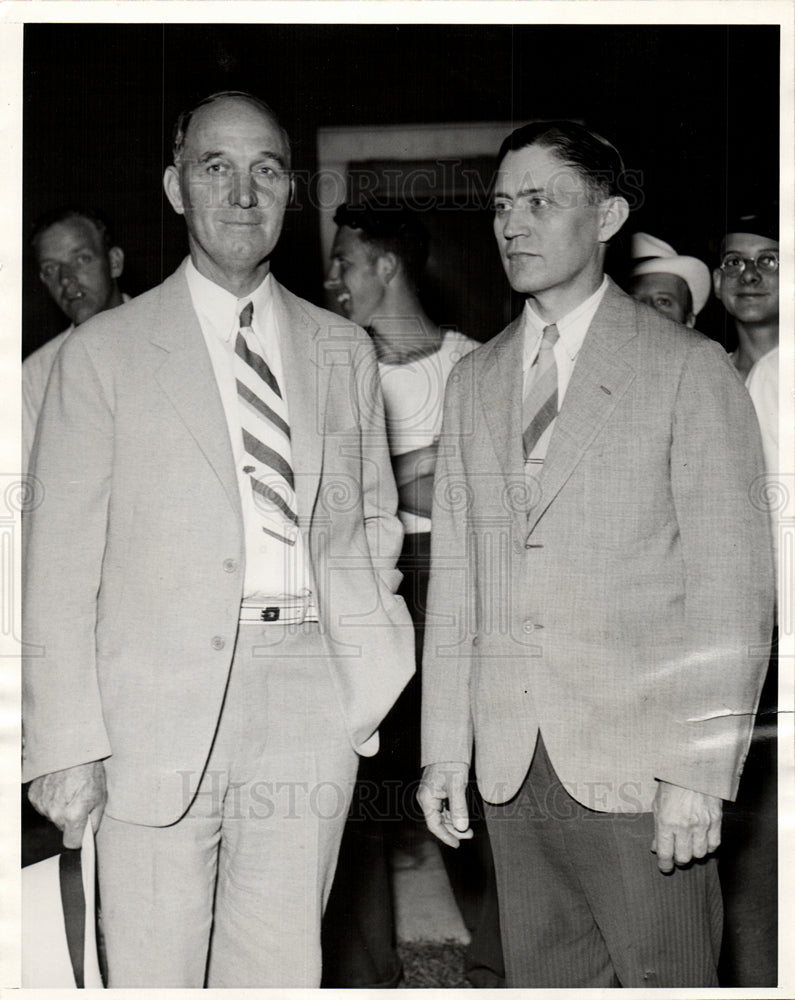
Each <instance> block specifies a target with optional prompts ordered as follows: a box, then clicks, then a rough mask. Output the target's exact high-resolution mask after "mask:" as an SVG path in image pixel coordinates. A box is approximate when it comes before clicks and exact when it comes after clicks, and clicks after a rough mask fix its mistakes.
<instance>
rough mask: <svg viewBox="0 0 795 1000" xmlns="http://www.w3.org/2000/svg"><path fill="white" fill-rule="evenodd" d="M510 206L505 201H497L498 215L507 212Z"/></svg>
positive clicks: (495, 209) (496, 211)
mask: <svg viewBox="0 0 795 1000" xmlns="http://www.w3.org/2000/svg"><path fill="white" fill-rule="evenodd" d="M509 207H510V206H509V205H508V203H507V202H505V201H495V202H494V211H495V213H496V214H497V215H500V214H501V213H503V212H507V211H508V209H509Z"/></svg>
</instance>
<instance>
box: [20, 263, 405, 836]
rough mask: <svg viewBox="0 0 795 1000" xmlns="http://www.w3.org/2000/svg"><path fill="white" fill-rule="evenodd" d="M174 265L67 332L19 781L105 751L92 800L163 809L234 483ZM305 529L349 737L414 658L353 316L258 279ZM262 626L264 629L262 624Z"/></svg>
mask: <svg viewBox="0 0 795 1000" xmlns="http://www.w3.org/2000/svg"><path fill="white" fill-rule="evenodd" d="M183 270H184V264H183V266H182V267H181V268H180V269H179V270H178V271H177V272H176V273H175V274H174V275H172V276H171V277H170V278H168V279H167V280H166V281H165V282H164V283H163V284H162V285H160V286H158V287H157V288H154V289H152V290H151V291H150V292H148V293H147V294H145V295H142V296H140V297H139V298H137V299H135V300H133V301H132V302H130V303H129V304H127V305H125V306H122V307H120V308H119V309H117V310H114V311H113V312H112V313H105V314H102V315H100V316H97V317H95V318H94V319H93V320H91V321H89V322H87V323H85V324H84V325H82V326H81V327H80V328H79V329H78V330H77V331H76V332H75V333H74V334H73V335H72V336H71V337H70V338H69V339H68V340H67V342H66V344H65V345H64V347H63V349H62V350H61V352H60V354H59V356H58V359H57V361H56V363H55V367H54V369H53V375H52V378H51V380H50V385H49V387H48V391H47V396H46V399H45V403H44V406H43V409H42V412H41V416H40V418H39V423H38V430H37V434H36V439H35V443H34V447H33V453H32V458H31V472H32V473H33V474H34V475H36V476H38V477H39V478H40V479H41V482H42V486H43V491H44V499H43V502H42V503H41V505H40V506H39V507H37V508H36V509H35V510H32V511H31V512H30V513H29V514H26V519H25V530H24V548H23V552H24V560H25V563H24V577H25V586H24V634H25V639H26V642H27V643H28V644H29V645H28V654H29V655H28V656H27V657H26V660H25V663H24V667H23V698H24V702H23V712H24V739H25V752H24V771H23V780H30V779H32V778H33V777H35V776H37V775H40V774H45V773H48V772H51V771H54V770H59V769H62V768H66V767H69V766H71V765H75V764H79V763H82V762H86V761H91V760H97V759H100V758H107V759H106V773H107V778H108V804H107V811H108V812H109V813H110V814H111V815H112V816H114V817H115V818H117V819H122V820H129V821H133V822H138V823H145V824H150V825H165V824H168V823H171V822H174V821H175V820H176V819H178V818H179V816H180V815H181V814H182V812H184V810H185V809H186V808H187V806H188V804H189V801H190V797H191V795H192V792H193V790H194V789H195V788H196V786H197V783H198V781H199V779H200V777H201V774H202V771H203V768H204V766H205V763H206V760H207V756H208V753H209V750H210V744H211V741H212V738H213V733H214V731H215V727H216V723H217V721H218V717H219V713H220V709H221V703H222V699H223V695H224V689H225V686H226V682H227V678H228V675H229V669H230V664H231V661H232V654H233V651H234V646H235V637H236V633H237V621H238V616H239V607H240V600H241V594H242V586H243V576H244V570H245V554H244V545H243V525H242V513H241V507H240V496H239V491H238V485H237V479H236V476H235V469H234V464H233V456H232V450H231V447H230V442H229V434H228V431H227V425H226V421H225V418H224V411H223V407H222V403H221V399H220V396H219V393H218V390H217V386H216V381H215V378H214V375H213V370H212V365H211V362H210V358H209V355H208V353H207V349H206V346H205V343H204V338H203V336H202V333H201V329H200V326H199V322H198V319H197V317H196V315H195V313H194V310H193V307H192V304H191V300H190V294H189V291H188V286H187V283H186V280H185V277H184V274H183ZM274 284H275V287H274V293H273V294H274V308H275V310H276V316H277V319H278V323H279V328H280V329H281V330H283V331H287V332H288V336H287V337H285V341H284V343H283V344H282V345H281V347H282V359H283V366H284V377H285V383H286V396H287V399H288V401H289V405H290V421H291V433H292V440H293V464H294V471H295V477H296V496H297V502H298V513H299V518H300V526H301V530H302V532H303V533H304V537H305V540H306V542H307V551H308V552H309V553H310V558H311V562H312V570H313V575H314V579H315V581H316V584H317V591H318V593H317V597H318V605H319V614H320V618H321V628H322V632H323V635H324V636H325V639H326V642H327V647H328V667H329V669H330V670H331V672H332V676H333V679H334V682H335V688H336V691H337V695H338V700H339V710H340V712H341V713H342V715H343V717H344V719H345V722H346V725H347V729H348V732H349V735H350V740H351V743H352V745H353V746H354V747H355V748H356V749H357V750H358V751H359V752H360V753H363V754H372V753H374V752H375V751H376V749H377V734H376V729H377V726H378V725H379V723H380V721H381V719H382V718H383V716H384V715H385V714H386V712H387V711H388V709H389V708H390V706H391V705H392V703H393V702H394V701H395V699H396V698H397V696H398V694H399V692H400V691H401V689H402V688H403V686H404V684H405V683H406V681H407V680H408V678H409V677H410V676H411V673H412V672H413V642H414V638H413V631H412V627H411V621H410V619H409V616H408V613H407V611H406V609H405V606H404V604H403V601H402V599H400V598H398V597H397V596H395V594H394V591H395V589H396V588H397V585H398V583H399V580H400V573H399V571H397V570H396V569H395V568H394V566H395V562H396V559H397V556H398V553H399V551H400V546H401V540H402V529H401V526H400V522H399V520H398V519H397V517H396V513H395V512H396V507H397V494H396V491H395V486H394V481H393V478H392V472H391V468H390V461H389V454H388V450H387V446H386V437H385V432H384V422H383V409H382V402H381V396H380V388H379V380H378V368H377V364H376V361H375V357H374V353H373V350H372V346H371V344H370V340H369V338H368V337H367V335H366V334H365V333H364V331H363V330H361V329H359V328H358V327H356V326H354V325H352V324H350V323H348V322H347V321H345V320H343V319H341V318H340V317H338V316H335V315H333V314H332V313H329V312H326V311H325V310H322V309H318V308H316V307H315V306H313V305H311V304H310V303H308V302H305V301H303V300H301V299H298V298H297V297H296V296H294V295H292V294H291V293H290V292H288V291H287V290H286V289H284V288H282V287H281V286H280V285H278V284H277V283H274ZM274 627H279V626H274Z"/></svg>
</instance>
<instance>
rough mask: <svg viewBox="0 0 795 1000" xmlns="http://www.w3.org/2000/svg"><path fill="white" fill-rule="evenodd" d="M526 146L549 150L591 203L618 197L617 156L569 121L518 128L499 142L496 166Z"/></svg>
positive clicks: (599, 138)
mask: <svg viewBox="0 0 795 1000" xmlns="http://www.w3.org/2000/svg"><path fill="white" fill-rule="evenodd" d="M527 146H541V147H542V148H543V149H551V150H552V151H553V152H554V153H555V155H556V156H557V157H558V159H559V160H560V161H561V163H564V164H566V166H569V167H573V168H574V169H575V170H576V171H577V173H578V174H579V175H580V177H582V179H583V181H584V182H585V184H586V186H587V188H588V191H589V193H590V194H591V196H592V198H593V199H594V200H595V201H602V200H603V199H605V198H609V197H611V196H612V195H615V194H618V193H619V189H618V183H619V178H620V177H621V175H622V174H623V173H624V161H623V160H622V159H621V154H620V153H619V152H618V150H617V149H616V148H615V146H613V145H612V144H611V143H609V142H608V141H607V139H604V138H602V136H601V135H598V134H597V133H596V132H591V131H589V130H588V129H587V128H585V127H584V126H583V125H578V124H577V122H570V121H544V122H531V123H530V124H528V125H522V126H521V127H520V128H517V129H515V130H514V131H513V132H511V134H510V135H509V136H508V137H507V138H506V139H505V140H504V141H503V143H502V145H501V146H500V151H499V153H498V154H497V165H498V166H499V164H501V163H502V161H503V160H504V159H505V156H506V155H507V154H508V153H510V152H514V151H516V150H518V149H524V148H525V147H527Z"/></svg>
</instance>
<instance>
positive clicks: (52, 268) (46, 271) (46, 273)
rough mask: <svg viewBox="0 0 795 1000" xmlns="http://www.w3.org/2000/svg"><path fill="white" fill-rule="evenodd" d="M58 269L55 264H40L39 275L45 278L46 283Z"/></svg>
mask: <svg viewBox="0 0 795 1000" xmlns="http://www.w3.org/2000/svg"><path fill="white" fill-rule="evenodd" d="M57 270H58V268H57V267H56V265H55V264H42V266H41V269H40V271H39V274H40V275H41V276H42V278H46V279H47V280H48V281H49V280H50V278H54V277H55V275H56V272H57Z"/></svg>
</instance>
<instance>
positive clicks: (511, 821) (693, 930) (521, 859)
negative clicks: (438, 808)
mask: <svg viewBox="0 0 795 1000" xmlns="http://www.w3.org/2000/svg"><path fill="white" fill-rule="evenodd" d="M486 820H487V823H488V828H489V834H490V836H491V842H492V849H493V852H494V864H495V868H496V872H497V893H498V896H499V902H500V924H501V928H502V939H503V951H504V953H505V966H506V977H507V978H506V984H505V985H506V986H507V987H524V988H539V987H546V988H572V989H573V988H577V987H580V988H584V987H616V986H623V987H634V988H643V987H665V988H674V987H690V988H696V987H711V986H716V985H717V983H718V979H717V965H718V958H719V952H720V941H721V932H722V926H723V904H722V900H721V892H720V885H719V882H718V872H717V861H716V859H715V858H714V857H710V858H708V859H706V860H704V861H696V862H693V863H691V864H690V865H689V866H687V867H686V868H681V869H680V868H677V869H675V870H674V872H673V873H672V874H670V875H663V874H662V873H661V872H660V871H659V870H658V868H657V860H656V856H655V855H654V854H652V853H651V850H650V848H651V843H652V836H653V832H654V820H653V816H652V814H651V813H599V812H594V811H592V810H590V809H586V808H585V807H584V806H582V805H580V804H579V803H578V802H576V801H575V800H574V799H573V798H571V796H570V795H568V793H567V792H566V790H565V789H564V788H563V786H562V785H561V783H560V781H559V780H558V777H557V775H556V774H555V771H554V769H553V768H552V765H551V764H550V761H549V757H548V756H547V753H546V749H545V748H544V744H543V741H542V740H541V737H540V736H539V739H538V745H537V747H536V752H535V756H534V758H533V762H532V764H531V766H530V769H529V771H528V774H527V777H526V779H525V782H524V784H523V786H522V788H521V789H520V791H519V792H518V793H517V795H516V796H515V797H514V798H513V799H511V800H510V801H509V802H507V803H504V804H502V805H492V804H489V803H487V804H486Z"/></svg>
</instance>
